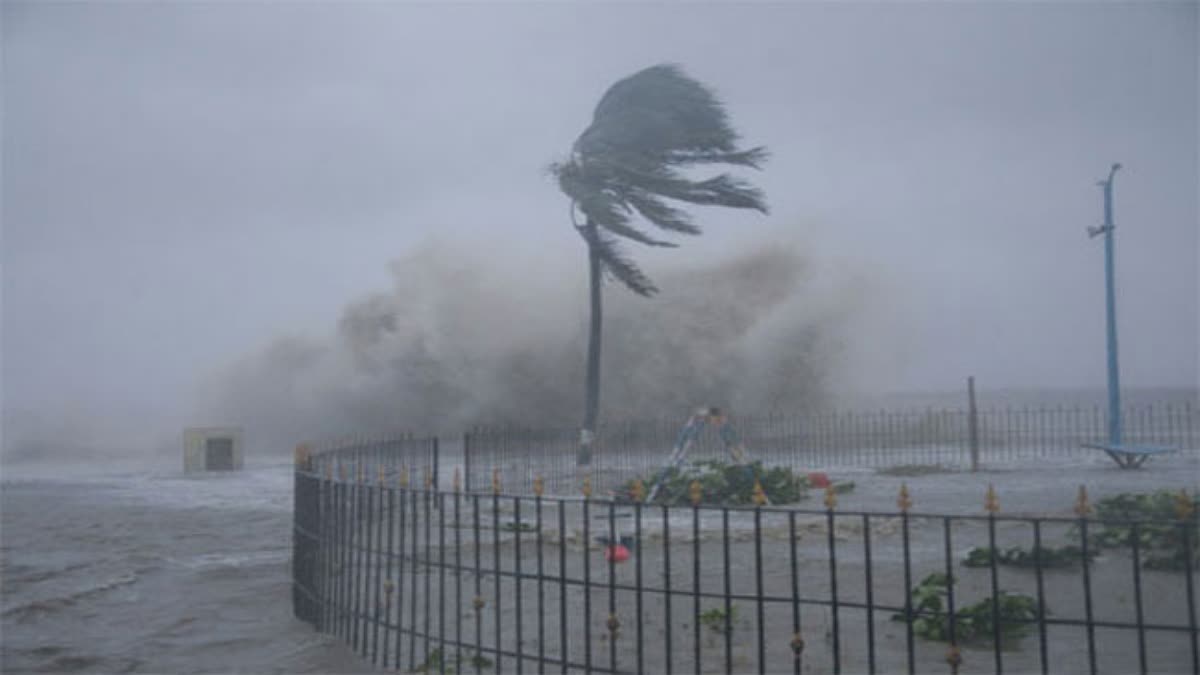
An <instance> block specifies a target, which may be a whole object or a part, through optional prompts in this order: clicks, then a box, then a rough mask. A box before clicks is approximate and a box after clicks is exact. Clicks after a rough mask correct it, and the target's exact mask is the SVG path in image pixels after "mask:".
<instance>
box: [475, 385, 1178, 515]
mask: <svg viewBox="0 0 1200 675" xmlns="http://www.w3.org/2000/svg"><path fill="white" fill-rule="evenodd" d="M970 420H971V412H970V411H969V410H966V409H961V410H957V409H940V410H938V409H927V410H919V411H908V412H891V411H877V412H872V411H866V412H863V411H854V412H831V413H815V414H808V415H767V416H733V417H732V424H733V426H734V428H735V429H736V430H737V432H738V434H739V435H740V436H741V438H742V440H743V441H744V442H745V445H746V447H747V449H748V451H749V453H750V455H751V457H752V458H753V459H755V460H759V461H762V462H763V463H764V464H767V465H770V466H784V467H788V468H790V469H792V470H795V471H805V470H821V469H834V468H844V467H887V466H893V465H899V464H936V465H940V466H944V467H947V468H966V467H970V466H971V465H972V436H971V424H970ZM975 420H976V422H977V425H976V429H977V433H976V441H975V444H976V447H977V451H978V461H979V463H980V465H982V466H984V467H987V466H992V467H994V466H998V465H1003V464H1010V463H1013V462H1018V461H1025V460H1028V459H1031V458H1045V457H1064V458H1065V457H1072V456H1079V455H1082V454H1088V455H1096V454H1097V451H1096V450H1090V449H1084V448H1081V444H1083V443H1089V442H1098V441H1104V440H1107V433H1108V418H1107V413H1106V409H1105V408H1104V407H1102V406H1094V407H1061V406H1060V407H1053V408H1020V409H1014V408H1006V409H987V410H979V411H977V412H976V413H975ZM1123 420H1124V436H1125V440H1126V442H1127V443H1134V444H1144V445H1156V446H1168V447H1176V448H1182V449H1196V448H1200V407H1196V406H1194V405H1192V404H1190V403H1182V404H1162V403H1155V404H1147V405H1131V406H1126V408H1125V410H1124V413H1123ZM683 422H684V420H640V421H632V422H623V423H616V424H609V425H605V426H602V427H601V428H600V429H599V430H598V431H597V438H596V449H595V451H594V453H593V460H592V465H591V466H590V467H589V472H590V473H591V474H592V475H593V476H594V477H595V480H596V482H597V487H598V488H599V489H611V488H613V487H615V486H617V485H619V484H622V483H625V482H627V481H629V480H632V479H633V478H636V477H639V476H643V477H644V476H646V475H647V474H648V473H650V472H652V471H654V470H655V469H657V468H659V467H661V466H662V464H663V462H664V461H665V460H666V458H667V456H668V454H669V453H670V451H671V448H672V446H673V445H674V444H675V441H676V438H677V437H678V435H679V432H680V429H681V427H682V426H683ZM578 447H579V431H578V430H577V429H549V430H547V429H522V428H512V427H505V428H479V429H475V430H472V431H470V432H468V433H466V434H465V435H464V438H463V464H464V466H465V472H466V474H465V479H466V485H467V486H468V489H486V487H487V485H488V483H489V482H490V480H491V475H492V472H493V471H495V470H497V469H498V470H499V471H500V472H501V477H502V479H503V481H504V484H505V485H508V486H512V490H513V491H514V492H526V493H528V492H529V491H530V490H531V488H532V480H533V477H534V475H535V474H540V475H542V476H545V479H546V480H547V481H549V484H548V489H549V490H550V491H551V492H562V491H564V490H565V491H570V489H571V486H572V485H573V484H574V483H577V478H576V476H575V469H574V467H575V454H576V451H577V450H578ZM690 455H691V457H692V458H695V459H714V458H721V457H724V456H725V449H724V447H723V444H722V443H721V440H720V438H719V435H718V434H717V433H716V431H715V430H708V431H707V432H706V433H705V434H703V435H701V437H700V438H699V439H698V440H697V443H696V444H695V446H694V447H693V449H692V450H691V453H690Z"/></svg>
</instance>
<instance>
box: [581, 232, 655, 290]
mask: <svg viewBox="0 0 1200 675" xmlns="http://www.w3.org/2000/svg"><path fill="white" fill-rule="evenodd" d="M581 229H583V230H586V228H581ZM584 239H587V240H588V245H589V246H591V247H593V248H594V249H595V250H596V253H597V255H599V256H600V262H601V264H603V266H604V271H605V272H608V273H609V274H611V275H612V276H613V277H614V278H616V279H617V281H620V282H621V283H622V284H625V286H626V287H627V288H628V289H629V290H631V291H633V292H634V293H637V294H638V295H640V296H642V297H650V296H652V295H654V294H655V293H657V292H658V287H657V286H655V285H654V282H653V281H650V278H649V277H647V276H646V274H645V273H644V272H642V270H641V268H640V267H638V266H637V263H635V262H633V261H632V260H630V259H629V258H628V257H627V256H626V255H625V253H624V251H622V250H621V247H620V245H619V244H618V243H617V241H616V240H615V239H613V238H612V237H607V236H605V235H604V234H603V233H601V232H599V231H596V233H595V235H594V237H591V238H589V235H587V234H584Z"/></svg>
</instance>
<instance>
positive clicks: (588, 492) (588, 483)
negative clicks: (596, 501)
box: [583, 476, 592, 499]
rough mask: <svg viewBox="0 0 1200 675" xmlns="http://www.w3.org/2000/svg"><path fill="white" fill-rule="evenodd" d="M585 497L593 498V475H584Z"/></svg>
mask: <svg viewBox="0 0 1200 675" xmlns="http://www.w3.org/2000/svg"><path fill="white" fill-rule="evenodd" d="M583 498H584V499H591V498H592V477H591V476H584V477H583Z"/></svg>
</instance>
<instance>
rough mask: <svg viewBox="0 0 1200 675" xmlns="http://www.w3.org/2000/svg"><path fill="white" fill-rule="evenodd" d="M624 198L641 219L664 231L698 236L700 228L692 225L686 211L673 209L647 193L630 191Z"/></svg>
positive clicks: (636, 190)
mask: <svg viewBox="0 0 1200 675" xmlns="http://www.w3.org/2000/svg"><path fill="white" fill-rule="evenodd" d="M624 197H625V201H627V202H629V205H630V206H632V207H633V208H634V210H636V211H637V212H638V213H639V214H641V216H642V217H643V218H645V219H646V220H648V221H650V222H652V223H654V224H655V225H657V226H658V227H661V228H662V229H664V230H670V231H672V232H680V233H683V234H700V228H699V227H698V226H696V225H695V224H694V223H692V218H691V216H689V215H688V214H687V212H686V211H683V210H680V209H677V208H674V207H673V206H670V205H668V204H667V203H666V202H664V201H663V200H661V199H659V198H658V197H655V196H654V195H652V194H650V193H648V192H645V191H643V190H638V189H631V190H629V192H627V193H626V194H625V195H624Z"/></svg>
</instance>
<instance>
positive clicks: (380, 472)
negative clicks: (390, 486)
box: [379, 464, 387, 485]
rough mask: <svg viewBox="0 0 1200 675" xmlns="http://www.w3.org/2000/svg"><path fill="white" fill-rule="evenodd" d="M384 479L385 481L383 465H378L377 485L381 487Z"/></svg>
mask: <svg viewBox="0 0 1200 675" xmlns="http://www.w3.org/2000/svg"><path fill="white" fill-rule="evenodd" d="M386 479H387V471H384V469H383V465H382V464H380V465H379V484H380V485H383V483H384V481H385V480H386Z"/></svg>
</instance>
